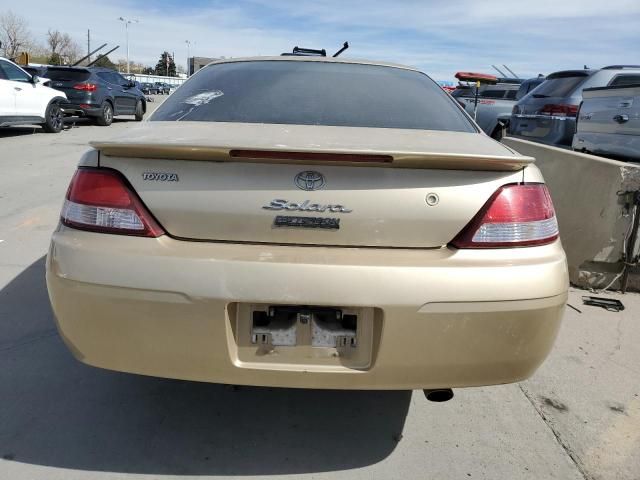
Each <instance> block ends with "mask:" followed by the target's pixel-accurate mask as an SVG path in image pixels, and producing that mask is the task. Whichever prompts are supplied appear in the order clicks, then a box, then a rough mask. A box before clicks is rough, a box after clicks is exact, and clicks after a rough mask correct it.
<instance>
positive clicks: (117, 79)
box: [111, 73, 129, 86]
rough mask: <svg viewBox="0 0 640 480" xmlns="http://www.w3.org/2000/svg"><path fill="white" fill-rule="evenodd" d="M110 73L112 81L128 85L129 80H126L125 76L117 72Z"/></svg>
mask: <svg viewBox="0 0 640 480" xmlns="http://www.w3.org/2000/svg"><path fill="white" fill-rule="evenodd" d="M111 75H113V81H114V82H115V83H116V85H122V86H125V85H128V84H129V80H127V79H126V78H124V77H123V76H122V75H120V74H119V73H112V74H111Z"/></svg>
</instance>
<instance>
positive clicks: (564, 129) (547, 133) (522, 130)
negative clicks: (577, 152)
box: [509, 115, 576, 146]
mask: <svg viewBox="0 0 640 480" xmlns="http://www.w3.org/2000/svg"><path fill="white" fill-rule="evenodd" d="M575 130H576V119H575V118H573V117H553V116H548V115H512V116H511V120H510V121H509V133H510V134H511V135H517V136H520V137H523V138H526V139H527V140H535V141H539V142H543V143H548V144H550V145H565V146H570V145H571V141H572V139H573V134H574V132H575Z"/></svg>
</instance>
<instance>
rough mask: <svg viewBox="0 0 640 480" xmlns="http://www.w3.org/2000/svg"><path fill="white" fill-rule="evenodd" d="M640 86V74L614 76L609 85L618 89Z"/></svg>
mask: <svg viewBox="0 0 640 480" xmlns="http://www.w3.org/2000/svg"><path fill="white" fill-rule="evenodd" d="M638 84H640V74H637V73H636V74H626V75H616V76H615V77H613V80H611V82H610V83H609V85H610V86H612V87H620V86H624V85H638Z"/></svg>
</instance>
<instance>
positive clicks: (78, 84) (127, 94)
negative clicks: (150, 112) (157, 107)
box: [46, 67, 147, 126]
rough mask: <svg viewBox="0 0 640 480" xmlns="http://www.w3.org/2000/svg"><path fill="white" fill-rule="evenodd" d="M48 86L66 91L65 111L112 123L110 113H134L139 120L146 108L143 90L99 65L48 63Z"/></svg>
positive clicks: (116, 114)
mask: <svg viewBox="0 0 640 480" xmlns="http://www.w3.org/2000/svg"><path fill="white" fill-rule="evenodd" d="M46 76H47V78H49V79H50V81H51V84H50V86H51V88H54V89H56V90H60V91H62V92H64V93H65V94H66V95H67V99H68V101H67V102H66V103H64V104H63V105H61V106H62V108H63V110H64V112H65V114H67V115H77V116H81V117H90V118H93V119H94V120H95V122H96V123H97V124H98V125H103V126H107V125H111V122H112V121H113V117H115V116H118V115H134V116H135V119H136V120H138V121H140V120H142V118H143V117H144V114H145V112H146V110H147V103H146V100H145V96H144V94H143V93H142V92H141V91H140V90H139V89H138V88H137V87H136V84H135V83H134V82H132V81H131V80H127V79H126V78H124V77H123V76H122V75H120V74H119V73H118V72H115V71H113V70H110V69H108V68H98V67H48V68H47V72H46Z"/></svg>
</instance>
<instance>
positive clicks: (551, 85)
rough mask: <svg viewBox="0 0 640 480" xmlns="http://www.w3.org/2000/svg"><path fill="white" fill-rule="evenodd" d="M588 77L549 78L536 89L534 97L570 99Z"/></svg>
mask: <svg viewBox="0 0 640 480" xmlns="http://www.w3.org/2000/svg"><path fill="white" fill-rule="evenodd" d="M587 78H588V77H586V76H584V75H578V76H575V77H569V76H567V77H559V78H548V79H547V80H545V81H544V82H542V84H541V85H540V86H539V87H538V88H536V91H535V92H534V93H533V95H534V96H540V98H542V97H569V96H571V95H572V94H573V93H574V92H575V90H576V89H577V88H578V87H579V86H580V84H581V83H583V82H584V81H585V80H586V79H587Z"/></svg>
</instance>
